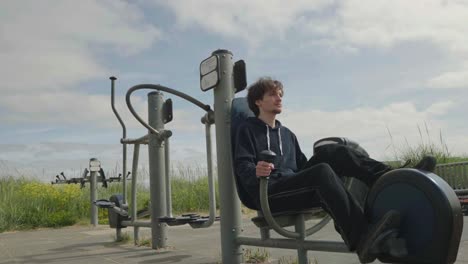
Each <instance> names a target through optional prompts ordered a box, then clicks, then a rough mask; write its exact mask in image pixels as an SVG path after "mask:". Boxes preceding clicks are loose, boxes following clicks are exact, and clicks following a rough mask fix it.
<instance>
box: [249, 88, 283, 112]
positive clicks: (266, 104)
mask: <svg viewBox="0 0 468 264" xmlns="http://www.w3.org/2000/svg"><path fill="white" fill-rule="evenodd" d="M282 98H283V93H282V92H281V91H280V90H279V89H272V90H270V91H269V92H266V93H265V94H264V95H263V98H262V99H260V100H257V101H256V102H255V103H256V104H257V106H258V109H259V110H260V114H261V113H262V112H263V113H273V114H280V113H281V110H282V107H283V106H282V104H281V102H282Z"/></svg>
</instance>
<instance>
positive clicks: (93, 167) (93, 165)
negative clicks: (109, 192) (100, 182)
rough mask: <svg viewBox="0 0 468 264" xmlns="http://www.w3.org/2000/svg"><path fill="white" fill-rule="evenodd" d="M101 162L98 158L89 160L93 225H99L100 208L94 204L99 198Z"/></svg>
mask: <svg viewBox="0 0 468 264" xmlns="http://www.w3.org/2000/svg"><path fill="white" fill-rule="evenodd" d="M100 164H101V163H100V162H99V160H98V159H96V158H91V159H90V160H89V171H90V179H89V192H90V197H91V198H90V200H91V224H92V225H93V226H97V224H98V208H97V206H96V205H95V204H94V202H95V201H96V200H97V175H96V174H97V173H98V171H99V170H100V168H101V165H100Z"/></svg>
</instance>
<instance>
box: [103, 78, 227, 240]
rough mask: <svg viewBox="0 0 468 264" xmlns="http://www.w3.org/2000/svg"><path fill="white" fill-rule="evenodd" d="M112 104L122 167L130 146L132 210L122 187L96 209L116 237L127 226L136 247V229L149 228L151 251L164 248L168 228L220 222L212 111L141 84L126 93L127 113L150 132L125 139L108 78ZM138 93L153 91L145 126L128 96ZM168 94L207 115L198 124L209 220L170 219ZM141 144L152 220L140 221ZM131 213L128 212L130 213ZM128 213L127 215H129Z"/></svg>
mask: <svg viewBox="0 0 468 264" xmlns="http://www.w3.org/2000/svg"><path fill="white" fill-rule="evenodd" d="M110 79H111V81H112V82H111V89H112V93H111V97H112V99H111V104H112V109H113V111H114V113H115V115H116V117H117V119H118V120H119V122H120V124H121V126H122V129H123V138H122V139H121V140H120V142H121V143H122V144H123V146H124V149H123V164H124V166H125V163H126V147H125V146H126V145H127V144H133V145H134V151H133V155H134V156H133V164H132V175H133V176H132V183H131V184H132V189H131V208H129V205H128V204H127V201H126V196H125V194H126V192H127V191H126V185H123V192H122V194H116V195H113V196H112V197H111V198H110V200H99V201H97V202H96V205H97V206H99V207H102V208H108V209H109V222H110V225H111V227H112V228H116V233H117V237H120V236H121V229H122V228H126V227H128V226H133V227H134V240H135V243H136V242H137V241H138V239H139V227H150V228H151V234H152V247H153V248H162V247H166V240H167V235H166V233H167V226H173V225H182V224H189V225H190V226H191V227H193V228H205V227H209V226H211V225H212V224H213V222H214V221H216V220H219V218H217V217H216V200H215V188H214V178H213V163H212V155H211V149H212V147H211V125H212V124H213V111H212V110H211V108H210V106H209V105H205V104H203V103H201V102H200V101H198V100H196V99H194V98H192V97H190V96H189V95H187V94H184V93H182V92H179V91H176V90H173V89H170V88H167V87H164V86H161V85H153V84H142V85H137V86H134V87H132V88H131V89H129V90H128V92H127V95H126V103H127V106H128V108H129V110H130V112H131V113H132V114H133V115H134V117H135V118H136V119H137V120H138V121H139V122H140V123H141V124H142V125H143V126H144V127H146V128H147V129H148V130H149V133H148V134H146V135H144V136H142V137H140V138H137V139H130V138H126V129H125V124H124V122H123V121H122V119H121V118H120V116H119V114H118V113H117V111H116V109H115V107H114V89H115V80H116V78H115V77H111V78H110ZM141 89H151V90H156V91H155V92H151V93H149V94H148V123H146V122H145V121H143V120H142V119H141V118H140V116H139V115H138V114H137V113H136V112H135V110H134V109H133V106H132V103H131V94H132V93H133V92H135V91H138V90H141ZM161 91H163V92H167V93H170V94H173V95H176V96H178V97H181V98H182V99H185V100H187V101H189V102H191V103H193V104H195V105H196V106H198V107H200V108H201V109H203V110H204V111H206V112H207V113H206V114H205V115H204V116H203V117H202V119H201V121H202V123H203V124H204V125H205V132H206V144H207V145H206V146H207V147H206V149H207V156H208V158H207V169H208V183H209V199H210V202H209V203H210V209H209V216H205V217H204V216H200V215H196V214H184V215H182V216H179V217H173V216H172V202H171V185H170V179H169V168H170V165H169V162H170V157H169V138H170V137H171V136H172V132H171V131H170V130H166V129H165V127H164V125H165V124H167V123H168V122H170V121H172V100H171V99H168V100H164V98H163V94H162V93H161ZM140 144H148V155H149V161H150V163H149V173H150V200H151V203H150V204H151V208H150V210H149V211H150V215H151V220H150V221H149V222H148V221H139V220H138V217H139V216H138V214H137V201H136V183H137V170H138V160H139V147H140ZM129 209H130V210H129ZM129 211H130V212H129Z"/></svg>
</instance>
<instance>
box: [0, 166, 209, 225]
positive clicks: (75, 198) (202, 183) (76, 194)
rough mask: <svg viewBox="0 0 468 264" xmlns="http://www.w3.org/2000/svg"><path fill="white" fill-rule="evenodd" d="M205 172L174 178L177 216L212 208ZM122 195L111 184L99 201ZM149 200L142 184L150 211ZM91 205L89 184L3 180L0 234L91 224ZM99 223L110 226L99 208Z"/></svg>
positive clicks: (142, 204) (142, 200) (142, 199)
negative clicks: (83, 223) (12, 231)
mask: <svg viewBox="0 0 468 264" xmlns="http://www.w3.org/2000/svg"><path fill="white" fill-rule="evenodd" d="M202 173H203V171H202V170H197V171H193V169H191V168H185V169H182V170H179V174H177V175H175V176H174V177H173V178H172V180H171V184H172V205H173V212H174V214H180V213H185V212H203V211H207V210H208V209H209V208H208V207H209V202H208V200H209V196H208V180H207V177H206V176H204V175H206V174H202ZM195 174H197V175H195ZM118 193H122V187H121V183H109V187H108V188H107V189H106V188H102V187H101V185H100V184H99V187H98V198H99V199H102V198H105V199H109V197H110V196H111V195H113V194H118ZM127 197H130V196H127ZM149 200H150V193H149V188H148V187H147V186H144V185H139V186H138V187H137V205H138V206H137V207H138V209H143V208H147V207H148V204H149ZM90 206H91V202H90V189H89V184H87V185H86V187H85V188H83V189H80V185H79V184H65V185H51V184H48V183H43V182H40V181H38V180H35V179H28V178H26V177H20V178H18V177H11V176H10V177H8V176H7V177H0V232H4V231H7V230H21V229H30V228H37V227H60V226H67V225H73V224H76V223H78V222H89V219H90ZM99 223H101V224H104V223H107V210H105V209H99Z"/></svg>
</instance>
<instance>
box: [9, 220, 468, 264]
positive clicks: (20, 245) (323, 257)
mask: <svg viewBox="0 0 468 264" xmlns="http://www.w3.org/2000/svg"><path fill="white" fill-rule="evenodd" d="M464 224H465V226H467V224H468V218H467V217H465V223H464ZM124 230H125V231H124V232H128V233H129V234H131V231H132V230H133V229H130V228H127V229H124ZM114 235H115V232H114V230H113V229H110V228H108V227H107V226H99V227H96V228H92V227H67V228H61V229H43V230H36V231H24V232H10V233H2V234H0V264H10V263H25V264H41V263H44V264H46V263H47V264H49V263H67V264H78V263H99V264H106V263H114V264H115V263H140V264H146V263H147V264H149V263H199V264H201V263H220V259H221V249H220V235H219V223H215V224H214V225H213V226H212V227H210V228H207V229H191V228H190V227H189V226H179V227H170V229H169V232H168V238H169V240H168V244H169V245H170V246H171V247H170V248H169V249H166V250H159V251H156V250H152V249H150V248H148V247H144V246H141V247H138V246H134V245H133V243H132V242H128V243H123V244H122V243H115V242H113V240H114V238H113V237H114ZM243 235H246V236H255V237H257V236H258V229H257V228H256V227H255V226H253V224H251V223H250V221H249V220H248V219H245V221H244V233H243ZM314 236H315V238H316V239H326V240H340V239H339V235H338V234H337V233H336V232H335V231H334V228H333V225H332V224H329V225H327V226H326V227H325V228H324V229H323V230H321V231H320V232H319V233H317V234H316V235H314ZM141 237H142V238H145V237H146V238H149V237H150V233H149V230H148V229H146V230H143V231H142V234H141ZM268 251H269V252H270V255H271V259H272V263H278V259H280V258H284V259H288V260H289V259H290V258H291V257H292V258H295V257H294V256H295V251H294V250H283V249H268ZM309 256H310V257H311V259H315V260H316V262H312V263H319V264H325V263H326V264H330V263H340V264H352V263H359V261H358V258H357V256H356V255H355V254H341V253H327V252H311V251H309ZM287 263H291V262H287ZM375 263H379V262H375ZM456 263H457V264H464V263H466V264H468V232H464V233H463V237H462V242H461V245H460V250H459V254H458V259H457V262H456Z"/></svg>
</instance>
